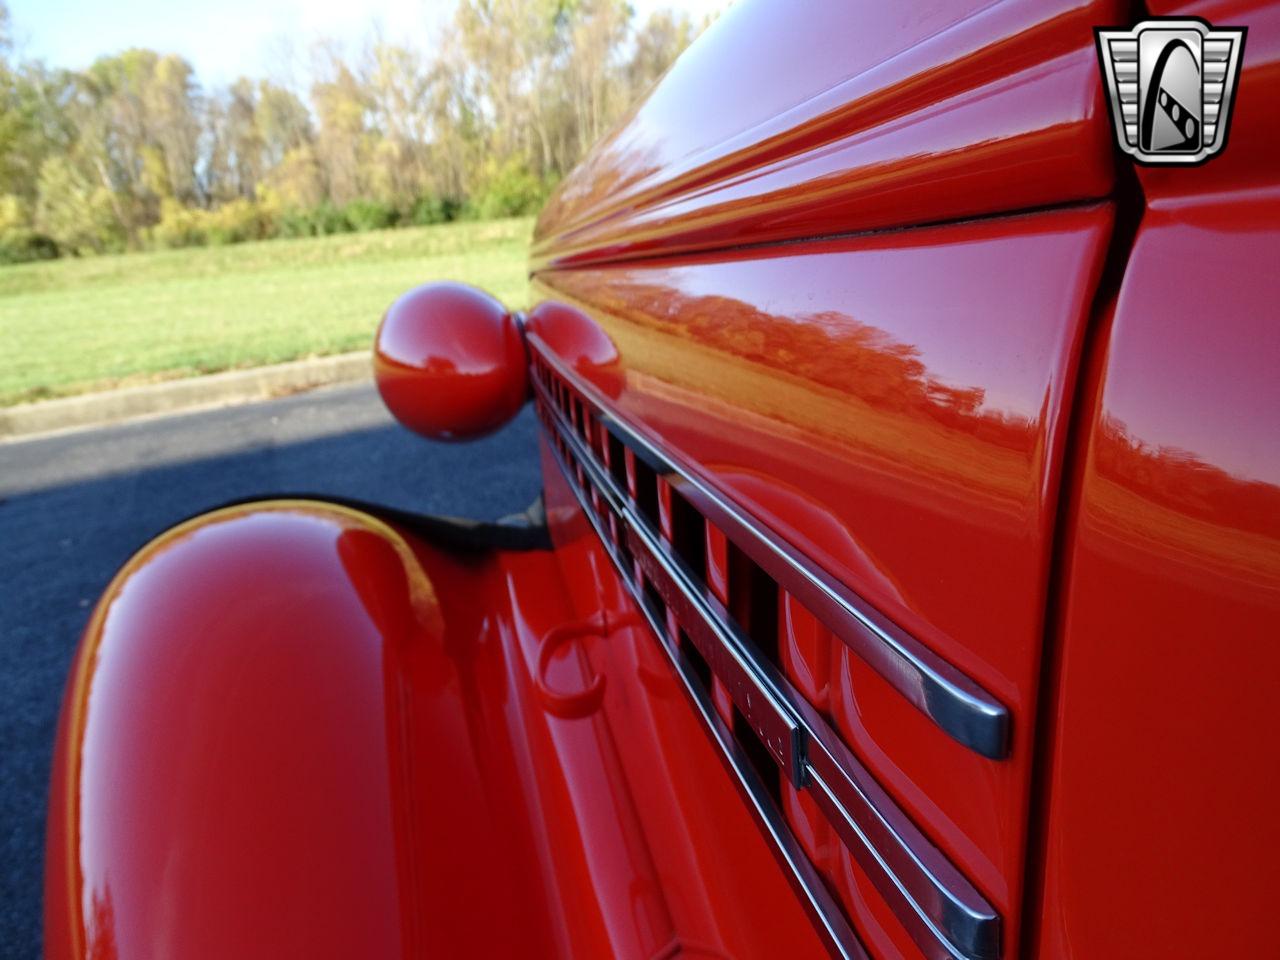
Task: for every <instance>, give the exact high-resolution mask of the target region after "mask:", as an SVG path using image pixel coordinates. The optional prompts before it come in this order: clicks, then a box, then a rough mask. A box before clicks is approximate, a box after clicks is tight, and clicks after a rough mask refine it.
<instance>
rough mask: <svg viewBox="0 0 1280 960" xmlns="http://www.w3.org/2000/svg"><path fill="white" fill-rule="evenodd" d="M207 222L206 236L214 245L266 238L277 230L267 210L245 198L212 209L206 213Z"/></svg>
mask: <svg viewBox="0 0 1280 960" xmlns="http://www.w3.org/2000/svg"><path fill="white" fill-rule="evenodd" d="M205 223H206V227H205V232H206V236H207V237H208V240H209V243H210V244H212V245H214V246H224V245H226V244H229V243H243V242H244V241H246V240H265V239H266V238H268V237H270V236H273V235H274V232H275V231H274V229H273V227H274V225H273V224H272V223H271V221H270V219H269V218H268V217H267V216H266V213H265V211H264V210H263V209H262V208H261V207H260V206H259V205H258V204H256V203H254V202H253V201H252V200H245V199H243V198H240V199H236V200H232V201H230V202H229V203H224V204H223V205H222V206H220V207H218V208H217V209H216V210H210V211H209V212H208V213H206V214H205Z"/></svg>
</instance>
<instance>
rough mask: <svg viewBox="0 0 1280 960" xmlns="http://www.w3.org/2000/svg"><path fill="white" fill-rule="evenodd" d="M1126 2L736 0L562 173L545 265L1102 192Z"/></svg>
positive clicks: (541, 226) (542, 239) (544, 230)
mask: <svg viewBox="0 0 1280 960" xmlns="http://www.w3.org/2000/svg"><path fill="white" fill-rule="evenodd" d="M1122 11H1123V5H1122V4H1119V3H1110V2H1093V3H1082V2H1079V0H1049V2H1046V0H1008V2H1004V3H989V2H982V0H947V2H943V3H934V4H929V5H925V6H921V5H914V4H896V5H895V4H889V5H886V4H883V3H876V2H871V0H860V2H856V3H776V2H768V0H765V2H760V0H743V2H740V3H737V4H735V5H733V6H732V7H731V8H730V9H728V10H727V11H726V12H725V13H724V14H723V15H722V16H721V17H720V18H719V20H718V21H717V22H716V23H715V24H713V25H712V26H711V27H710V28H709V29H708V30H707V32H706V33H705V34H704V35H703V36H702V37H700V38H699V40H698V41H697V42H695V43H694V44H693V46H692V47H690V49H689V50H688V51H687V53H686V54H685V55H684V56H682V57H681V58H680V60H679V61H678V62H677V63H676V65H675V66H674V67H673V68H672V70H671V71H670V73H668V75H667V76H666V77H665V78H664V80H663V81H662V82H661V83H659V84H658V86H657V87H656V88H655V89H654V90H653V91H652V92H651V93H650V95H649V96H648V97H647V98H646V99H645V100H644V101H642V102H641V104H640V105H639V106H638V107H637V108H636V110H635V112H634V114H633V116H632V117H631V118H630V119H629V120H628V121H627V122H625V123H623V124H622V125H621V126H620V127H619V128H618V129H617V131H616V132H615V133H613V134H612V135H611V136H609V137H607V138H606V139H605V140H604V141H602V142H601V143H600V144H598V145H597V147H596V148H595V149H594V150H593V151H592V153H591V155H590V156H589V157H588V158H587V159H586V160H585V161H584V162H583V164H581V165H580V166H579V167H578V168H577V169H576V170H575V171H574V172H573V173H572V174H571V175H570V177H569V178H568V179H567V180H566V182H565V183H564V184H562V186H561V188H560V189H559V190H558V191H557V193H556V195H555V196H554V197H553V198H552V199H551V201H550V202H549V203H548V205H547V207H546V209H545V210H544V211H543V213H542V215H541V217H540V218H539V222H538V227H537V230H536V233H535V243H534V255H533V265H534V267H535V269H543V268H547V267H558V266H566V265H569V264H575V263H582V262H587V261H598V260H609V259H620V258H631V257H637V256H643V255H646V254H655V253H659V254H669V253H674V252H678V251H682V250H692V249H702V248H713V247H725V246H733V245H738V244H742V243H760V242H771V241H777V240H783V239H793V238H799V237H813V236H822V235H828V234H832V233H842V232H849V231H855V230H867V229H874V228H883V227H887V226H898V225H906V224H913V223H931V222H937V221H940V220H949V219H958V218H962V217H969V216H975V215H979V214H985V213H998V212H1003V211H1009V210H1017V209H1022V208H1031V207H1039V206H1044V205H1046V204H1052V203H1063V202H1068V201H1078V200H1085V199H1091V198H1096V197H1102V196H1104V195H1106V193H1107V192H1108V191H1109V190H1110V188H1111V185H1112V182H1113V179H1114V165H1113V162H1112V156H1111V144H1110V136H1111V134H1110V128H1109V126H1108V122H1107V116H1106V108H1105V106H1104V104H1103V100H1102V93H1101V83H1100V79H1099V75H1098V70H1097V61H1096V55H1095V54H1094V50H1093V35H1092V28H1093V27H1094V26H1096V25H1098V24H1105V23H1111V22H1115V21H1116V19H1117V18H1119V17H1121V16H1122V15H1123V13H1122Z"/></svg>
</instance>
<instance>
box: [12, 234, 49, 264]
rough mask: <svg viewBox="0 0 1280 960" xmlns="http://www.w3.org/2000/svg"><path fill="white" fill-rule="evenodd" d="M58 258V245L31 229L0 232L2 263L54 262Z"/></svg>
mask: <svg viewBox="0 0 1280 960" xmlns="http://www.w3.org/2000/svg"><path fill="white" fill-rule="evenodd" d="M57 256H58V245H57V244H56V243H54V242H53V241H52V240H51V239H50V238H48V237H46V236H45V235H44V234H43V233H36V232H35V231H34V230H32V229H31V228H30V227H12V228H10V229H7V230H0V263H30V262H31V261H33V260H53V259H54V258H56V257H57Z"/></svg>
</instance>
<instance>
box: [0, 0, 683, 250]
mask: <svg viewBox="0 0 1280 960" xmlns="http://www.w3.org/2000/svg"><path fill="white" fill-rule="evenodd" d="M694 32H695V31H694V26H693V24H692V23H691V22H690V20H689V18H688V17H687V16H686V15H684V14H680V13H675V12H671V11H665V10H663V11H659V12H656V13H654V14H652V15H651V16H650V17H648V18H647V19H646V20H644V21H640V20H639V19H638V18H637V17H636V16H635V13H634V11H633V10H632V8H631V7H630V6H629V5H628V4H627V3H626V2H625V0H459V2H458V5H457V8H456V10H455V13H454V16H453V18H452V20H451V21H450V22H449V23H448V24H447V25H446V27H445V28H444V29H443V31H442V33H441V35H440V36H439V37H438V38H437V40H438V42H437V43H436V44H434V46H433V48H432V49H431V50H424V49H423V48H421V47H418V46H414V45H411V44H407V43H404V42H397V41H391V40H388V39H386V38H385V37H381V36H378V35H377V34H376V33H374V34H373V35H372V36H371V38H370V39H369V40H368V41H367V42H366V43H365V44H364V46H363V49H362V50H361V51H360V52H359V53H357V54H350V53H348V52H347V51H346V50H344V49H343V48H342V47H341V46H340V45H339V44H337V43H334V42H317V43H316V44H314V45H313V47H312V48H311V50H310V51H309V57H310V69H309V70H308V76H309V79H308V81H307V83H306V84H305V85H304V84H294V83H288V82H279V81H274V80H268V79H265V78H257V79H253V78H248V77H244V78H240V79H238V80H236V81H235V82H234V83H232V84H230V85H228V86H225V87H220V88H215V89H210V90H205V89H203V88H202V87H201V85H200V83H199V82H198V80H197V78H196V75H195V72H194V70H193V68H192V66H191V64H189V63H188V62H187V61H185V60H184V59H183V58H181V57H179V56H176V55H173V54H162V53H158V52H156V51H153V50H145V49H133V50H127V51H125V52H123V53H119V54H115V55H111V56H104V57H101V58H99V59H98V60H97V61H95V62H94V63H93V64H92V65H91V66H89V67H88V68H87V69H85V70H65V69H56V68H51V67H48V66H46V65H45V64H44V63H42V62H40V61H38V60H29V59H20V58H18V57H17V56H15V54H14V48H13V43H12V29H11V20H10V16H9V12H8V9H7V7H6V6H5V4H4V0H0V263H4V262H18V261H24V260H32V259H40V258H45V257H55V256H66V255H74V256H78V255H84V254H92V253H108V252H120V251H126V250H137V249H146V248H154V247H182V246H193V245H201V244H220V243H235V242H239V241H242V240H251V239H265V238H269V237H276V236H310V235H320V234H329V233H338V232H343V231H349V230H366V229H378V228H383V227H390V226H395V225H406V224H428V223H437V222H441V221H445V220H450V219H455V218H490V217H500V216H513V215H518V214H524V213H529V212H532V211H534V210H535V209H536V208H537V207H538V206H539V205H540V204H541V203H542V202H543V201H544V200H545V198H546V196H547V194H548V193H549V192H550V190H551V188H552V187H553V186H554V185H555V183H556V182H557V181H558V180H559V178H560V177H561V176H563V175H564V174H565V173H566V172H567V171H568V170H569V169H570V168H571V167H572V166H573V165H574V163H576V162H577V160H578V158H579V157H581V156H582V154H583V152H584V151H585V150H586V149H587V147H589V146H590V145H591V144H592V143H593V142H594V141H595V140H596V139H597V138H598V137H599V136H600V135H601V134H602V133H604V132H605V130H606V129H607V128H608V127H609V126H610V125H611V124H612V123H613V122H614V121H615V120H616V119H617V117H618V116H619V114H620V113H621V112H622V111H623V110H624V109H625V108H626V107H627V105H628V104H630V103H631V102H632V101H634V100H635V99H636V98H637V97H638V96H639V95H640V94H642V93H643V92H644V90H645V89H647V88H648V87H649V86H650V85H651V84H652V83H653V82H654V81H655V80H656V79H657V77H658V76H659V75H660V74H661V73H662V72H663V71H665V70H666V68H667V67H668V66H669V65H670V63H671V61H672V60H673V59H674V58H675V57H676V55H677V54H678V53H679V52H680V51H681V50H683V49H684V47H685V46H686V45H687V44H688V43H689V41H690V39H691V38H692V36H693V34H694Z"/></svg>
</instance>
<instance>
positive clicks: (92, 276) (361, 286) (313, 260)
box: [0, 219, 532, 405]
mask: <svg viewBox="0 0 1280 960" xmlns="http://www.w3.org/2000/svg"><path fill="white" fill-rule="evenodd" d="M531 226H532V223H531V221H530V220H527V219H521V220H501V221H496V222H491V223H458V224H444V225H441V226H436V227H420V228H414V229H406V230H387V231H380V232H376V233H361V234H344V235H340V236H334V237H321V238H315V239H307V240H270V241H266V242H263V243H247V244H241V245H237V246H230V247H213V248H200V249H191V250H171V251H163V252H158V253H141V254H128V255H124V256H113V257H93V258H85V259H79V260H76V259H71V260H55V261H50V262H47V263H37V264H26V265H22V266H10V267H0V405H9V404H14V403H21V402H23V401H28V400H38V399H42V398H45V397H55V396H63V395H67V394H72V393H82V392H84V391H88V390H95V389H103V388H106V387H110V386H114V385H119V384H128V383H142V382H147V381H149V380H159V379H166V378H171V377H183V376H191V375H194V374H200V373H211V372H213V371H216V370H228V369H232V368H235V367H250V366H258V365H261V364H266V363H278V362H280V361H283V360H292V359H296V358H298V357H306V356H314V355H320V354H327V353H341V352H343V351H346V350H359V349H364V348H367V347H368V346H369V345H370V343H371V342H372V338H373V333H374V330H375V329H376V327H377V324H378V320H379V319H380V318H381V316H382V312H383V311H384V310H385V309H386V308H387V306H388V305H389V304H390V303H391V301H392V300H394V299H395V298H396V297H397V296H399V295H400V294H401V293H403V292H404V291H405V290H407V289H409V288H410V287H412V286H415V285H417V284H419V283H424V282H426V281H429V280H440V279H451V280H462V281H465V282H467V283H473V284H475V285H476V286H478V287H483V288H484V289H486V290H488V291H490V292H491V293H493V294H494V295H496V296H497V297H499V298H500V299H501V300H502V301H503V302H504V303H506V304H507V305H508V306H510V307H513V308H515V307H522V306H525V299H526V296H527V290H528V288H527V283H526V279H525V260H526V257H527V253H528V241H529V233H530V229H531Z"/></svg>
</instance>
